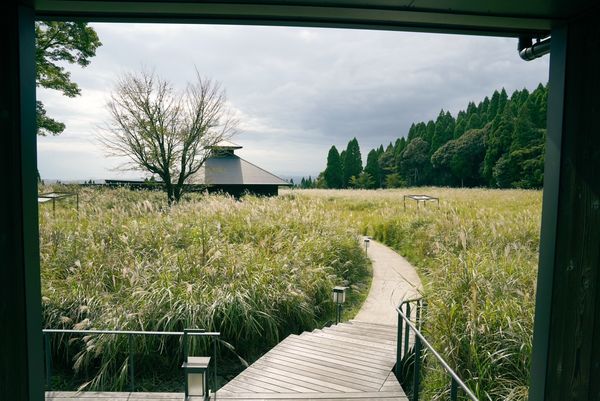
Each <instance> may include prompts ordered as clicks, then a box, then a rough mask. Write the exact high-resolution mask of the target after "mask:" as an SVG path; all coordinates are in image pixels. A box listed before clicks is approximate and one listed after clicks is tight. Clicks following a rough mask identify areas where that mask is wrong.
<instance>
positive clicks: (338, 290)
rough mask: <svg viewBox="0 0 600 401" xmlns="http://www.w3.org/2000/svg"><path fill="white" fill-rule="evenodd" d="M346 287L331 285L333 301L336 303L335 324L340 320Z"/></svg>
mask: <svg viewBox="0 0 600 401" xmlns="http://www.w3.org/2000/svg"><path fill="white" fill-rule="evenodd" d="M347 289H348V287H342V286H339V285H338V286H335V287H333V302H334V303H335V305H336V314H335V324H338V323H339V322H340V320H342V304H343V303H344V302H346V290H347Z"/></svg>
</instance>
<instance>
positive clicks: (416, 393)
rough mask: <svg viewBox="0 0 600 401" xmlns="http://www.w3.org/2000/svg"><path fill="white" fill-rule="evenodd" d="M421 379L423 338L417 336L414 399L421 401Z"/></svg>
mask: <svg viewBox="0 0 600 401" xmlns="http://www.w3.org/2000/svg"><path fill="white" fill-rule="evenodd" d="M420 379H421V338H420V337H419V336H415V370H414V372H413V388H412V390H413V399H412V401H419V386H420V381H421V380H420Z"/></svg>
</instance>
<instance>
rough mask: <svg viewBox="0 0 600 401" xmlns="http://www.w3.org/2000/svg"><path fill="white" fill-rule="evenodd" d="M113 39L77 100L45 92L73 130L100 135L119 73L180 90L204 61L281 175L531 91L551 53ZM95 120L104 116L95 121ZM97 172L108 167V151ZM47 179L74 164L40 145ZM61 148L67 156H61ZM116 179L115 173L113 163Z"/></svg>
mask: <svg viewBox="0 0 600 401" xmlns="http://www.w3.org/2000/svg"><path fill="white" fill-rule="evenodd" d="M94 26H95V28H96V29H97V31H98V34H99V36H100V38H101V40H102V42H103V43H104V46H102V47H101V48H100V49H99V51H98V55H97V57H96V58H94V59H93V61H92V64H91V65H90V66H89V67H87V68H85V69H78V68H70V70H71V71H72V75H73V78H74V80H75V81H77V82H78V83H79V84H80V86H81V87H82V89H83V96H82V97H81V98H79V99H65V98H63V97H60V96H52V95H48V94H45V93H42V96H41V98H42V99H43V100H44V101H45V102H46V104H47V106H48V107H47V108H48V110H49V113H51V115H54V116H56V117H59V118H61V119H63V121H65V122H66V123H67V126H68V129H67V132H65V134H63V135H64V139H63V138H61V139H57V138H46V139H44V141H52V140H57V141H61V143H62V141H64V145H65V146H68V141H67V140H66V138H78V137H79V138H81V137H86V138H89V137H93V136H94V135H95V133H94V129H93V126H94V125H97V124H100V123H102V122H103V119H105V118H106V113H105V111H104V109H103V108H104V102H105V100H104V99H105V97H104V96H102V95H103V94H105V95H106V96H108V94H109V92H110V89H111V87H112V85H113V83H114V81H115V79H116V77H117V76H118V75H119V74H121V73H123V72H125V71H136V70H139V69H140V68H141V66H146V67H148V68H155V70H156V72H157V73H159V74H161V75H162V76H164V77H165V78H168V79H170V80H172V81H173V82H174V84H175V86H177V87H183V85H184V84H185V83H186V81H189V80H193V78H194V67H196V68H198V70H199V71H200V73H201V74H202V75H205V76H207V77H211V78H214V79H216V80H218V81H220V82H221V83H222V84H223V86H224V87H225V88H226V90H227V93H228V98H229V100H230V102H231V104H232V105H233V107H235V108H236V109H237V110H239V112H240V115H241V116H244V117H246V118H247V120H248V121H247V124H244V127H245V128H246V129H245V130H244V132H242V133H241V135H239V137H237V138H236V139H235V141H237V142H240V143H241V144H243V145H244V146H245V149H243V150H242V152H243V154H245V155H247V156H248V158H249V159H250V160H251V161H252V162H255V163H257V164H259V165H261V166H264V167H265V168H269V169H271V170H273V172H275V173H279V174H283V175H298V174H307V175H308V174H312V175H314V174H316V173H318V172H319V171H320V170H322V169H323V168H324V163H325V157H326V154H327V150H328V149H329V147H330V146H331V145H332V144H335V145H336V146H338V147H345V144H346V143H347V142H348V140H349V139H351V138H352V137H354V136H356V137H357V138H358V140H359V143H360V144H361V147H362V152H363V154H365V155H366V153H367V152H368V150H369V148H371V147H375V146H378V145H379V144H380V143H383V144H384V145H385V144H387V143H388V142H390V141H393V140H395V139H396V138H397V137H399V136H402V135H405V134H406V132H407V130H408V128H409V126H410V124H411V123H412V122H416V121H421V120H429V119H435V117H436V116H437V114H438V112H439V110H440V109H441V108H444V109H447V110H450V111H451V112H453V113H456V112H457V111H458V110H459V109H462V108H465V107H466V105H467V103H468V102H469V101H472V100H474V101H479V100H481V99H482V98H483V97H484V96H486V95H490V94H491V93H492V92H493V90H495V89H498V88H500V87H505V88H506V89H507V90H508V91H509V92H510V91H512V90H515V89H520V88H522V87H528V88H530V89H533V88H534V87H535V86H536V85H537V84H538V83H539V82H544V83H545V82H546V80H547V76H548V72H547V70H548V60H547V58H545V59H542V60H538V61H534V62H530V63H525V62H523V61H521V60H520V59H519V58H518V56H517V52H516V50H515V47H516V41H515V40H514V39H505V38H488V37H467V36H456V35H429V34H421V33H404V32H376V31H359V30H340V29H316V28H311V29H308V28H282V27H247V26H210V25H152V24H147V25H144V24H128V25H119V24H94ZM94 119H97V120H98V121H94ZM90 152H92V153H93V154H94V156H93V157H91V156H90V158H89V160H91V162H90V166H92V165H93V169H92V167H90V169H89V172H88V170H86V169H85V168H79V167H75V166H73V170H79V172H80V174H83V175H84V176H83V177H81V178H86V177H87V176H86V174H91V171H92V170H93V171H94V172H97V171H101V170H102V169H103V168H105V167H103V166H109V165H112V164H111V163H113V162H111V161H106V159H105V158H104V156H103V155H102V152H101V149H97V150H96V151H95V153H94V152H93V151H90ZM40 153H41V160H43V162H42V161H41V162H40V164H43V167H44V169H42V175H44V170H46V171H48V172H49V173H48V174H49V175H54V176H59V175H60V174H66V173H67V172H68V168H67V166H66V165H65V164H64V163H65V162H64V160H62V161H61V164H60V165H59V163H58V162H57V163H54V164H53V162H52V160H53V158H54V157H53V154H52V151H51V150H48V149H41V151H40ZM57 156H58V155H57ZM106 171H107V173H106V174H107V175H109V174H112V175H114V174H113V173H109V172H108V170H106Z"/></svg>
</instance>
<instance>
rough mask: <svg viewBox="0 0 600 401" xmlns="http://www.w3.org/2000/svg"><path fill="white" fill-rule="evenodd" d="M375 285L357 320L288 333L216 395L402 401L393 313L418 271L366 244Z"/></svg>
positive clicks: (414, 287)
mask: <svg viewBox="0 0 600 401" xmlns="http://www.w3.org/2000/svg"><path fill="white" fill-rule="evenodd" d="M367 254H368V256H369V258H370V259H371V261H372V263H373V282H372V284H371V289H370V290H369V295H368V296H367V299H366V301H365V303H364V304H363V307H362V308H361V310H360V311H359V312H358V314H357V316H356V319H355V320H353V321H350V322H348V323H340V324H337V325H335V326H331V327H326V328H323V329H321V330H314V331H312V332H304V333H302V334H300V335H290V336H288V337H287V338H286V339H285V340H283V341H282V342H280V343H279V344H278V345H277V346H275V347H274V348H273V349H271V350H270V351H269V352H267V353H266V354H265V355H264V356H263V357H262V358H260V359H259V360H258V361H256V362H255V363H254V364H252V365H251V366H250V367H249V368H247V369H246V370H244V371H243V372H242V373H241V374H239V375H238V376H237V377H236V378H234V379H233V380H231V381H230V382H229V383H227V384H226V385H225V386H223V388H221V390H219V391H218V392H217V399H225V400H232V401H233V400H272V401H274V400H322V401H323V400H363V401H366V400H383V401H385V400H406V399H407V398H406V395H405V394H404V391H403V390H402V388H401V387H400V384H399V383H398V381H397V380H396V377H395V376H394V374H393V373H392V369H393V367H394V364H395V362H396V325H397V321H398V317H397V314H396V311H395V307H396V306H397V305H399V303H400V302H401V301H402V300H404V299H408V298H413V297H415V296H416V295H418V292H419V291H420V289H421V281H420V280H419V276H418V275H417V273H416V271H415V269H414V268H413V267H412V266H411V265H410V264H409V263H408V262H407V261H406V260H405V259H404V258H402V257H401V256H400V255H398V253H396V252H395V251H393V250H392V249H390V248H388V247H386V246H384V245H382V244H380V243H378V242H376V241H373V240H371V242H370V247H369V249H368V252H367Z"/></svg>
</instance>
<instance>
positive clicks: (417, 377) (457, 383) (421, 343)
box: [396, 299, 479, 401]
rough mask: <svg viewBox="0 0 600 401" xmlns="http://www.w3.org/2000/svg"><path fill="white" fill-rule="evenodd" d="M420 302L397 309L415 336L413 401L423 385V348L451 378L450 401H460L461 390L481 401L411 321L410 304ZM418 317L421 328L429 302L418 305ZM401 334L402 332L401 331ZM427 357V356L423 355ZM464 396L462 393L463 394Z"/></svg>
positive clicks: (416, 398) (469, 397)
mask: <svg viewBox="0 0 600 401" xmlns="http://www.w3.org/2000/svg"><path fill="white" fill-rule="evenodd" d="M418 301H420V300H418V299H413V300H407V301H404V302H402V303H401V304H400V305H399V306H398V307H396V312H397V313H398V316H399V317H400V318H401V319H402V320H403V321H404V323H405V327H406V328H407V331H408V329H412V331H413V335H414V339H415V342H414V348H413V349H414V354H413V356H414V372H413V373H414V374H413V386H412V390H413V393H412V397H411V401H418V400H419V390H420V387H421V386H420V383H421V366H422V361H421V359H422V355H421V353H422V352H423V347H425V349H426V352H427V354H428V355H429V353H430V354H431V355H433V357H434V358H435V359H436V360H437V362H438V363H439V364H440V365H441V366H442V368H443V369H444V370H445V371H446V373H447V374H448V375H449V376H450V378H451V380H452V381H451V384H450V399H451V401H456V400H457V399H458V389H459V388H460V389H461V390H462V392H463V393H464V396H465V397H466V398H468V399H469V400H471V401H479V400H478V399H477V396H476V395H475V394H474V393H473V391H471V389H470V388H469V387H467V385H466V384H465V383H464V382H463V381H462V380H461V378H460V377H459V376H458V375H457V374H456V372H455V371H454V370H453V369H452V368H451V367H450V365H448V363H447V362H446V361H445V360H444V359H443V358H442V356H441V355H440V354H439V353H438V352H437V351H436V350H435V349H434V348H433V347H432V345H431V344H430V343H429V341H427V339H426V338H425V337H424V336H423V333H421V331H420V329H419V327H418V326H417V322H415V323H413V322H412V321H411V320H410V306H409V303H410V302H418ZM403 305H406V312H405V311H403V310H402V306H403ZM417 309H418V310H417V316H416V320H417V321H419V322H420V324H421V327H422V325H423V320H424V319H423V313H426V311H427V302H425V301H424V300H421V302H418V304H417ZM399 332H400V331H399ZM407 339H408V335H407V332H405V333H404V340H405V344H407ZM407 352H408V350H407V349H405V350H404V357H406V353H407ZM423 355H425V354H423ZM461 394H462V393H461Z"/></svg>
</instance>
